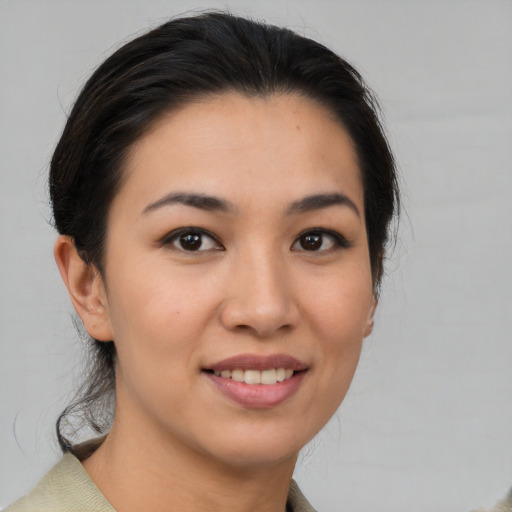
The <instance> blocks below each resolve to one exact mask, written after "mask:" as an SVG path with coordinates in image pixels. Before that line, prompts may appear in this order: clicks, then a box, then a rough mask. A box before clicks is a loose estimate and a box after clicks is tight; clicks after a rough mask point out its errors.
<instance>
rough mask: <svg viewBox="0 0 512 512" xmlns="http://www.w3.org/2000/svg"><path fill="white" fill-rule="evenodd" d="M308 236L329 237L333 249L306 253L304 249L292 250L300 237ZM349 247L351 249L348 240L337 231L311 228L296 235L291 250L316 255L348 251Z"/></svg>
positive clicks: (350, 243) (351, 245) (351, 244)
mask: <svg viewBox="0 0 512 512" xmlns="http://www.w3.org/2000/svg"><path fill="white" fill-rule="evenodd" d="M310 234H319V235H323V236H325V235H326V236H329V237H331V238H332V240H333V241H334V247H331V248H329V249H322V250H319V251H307V250H306V249H302V248H301V249H294V246H295V245H296V244H297V243H298V242H299V240H300V239H301V237H303V236H306V235H310ZM351 247H353V243H352V242H350V241H349V240H347V238H345V237H344V236H343V235H342V234H341V233H339V232H338V231H335V230H333V229H328V228H320V227H313V228H308V229H304V230H303V231H301V232H300V233H299V234H298V235H297V237H296V238H295V240H294V241H293V244H292V247H291V249H292V250H299V251H303V252H311V253H315V252H316V253H325V252H331V251H336V250H339V249H350V248H351Z"/></svg>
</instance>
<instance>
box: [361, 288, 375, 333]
mask: <svg viewBox="0 0 512 512" xmlns="http://www.w3.org/2000/svg"><path fill="white" fill-rule="evenodd" d="M377 302H378V301H377V297H376V295H375V294H373V295H372V300H371V303H370V308H369V310H368V318H367V320H366V327H365V329H364V333H363V337H365V338H366V337H367V336H370V334H371V333H372V331H373V323H374V322H373V315H374V314H375V310H376V309H377Z"/></svg>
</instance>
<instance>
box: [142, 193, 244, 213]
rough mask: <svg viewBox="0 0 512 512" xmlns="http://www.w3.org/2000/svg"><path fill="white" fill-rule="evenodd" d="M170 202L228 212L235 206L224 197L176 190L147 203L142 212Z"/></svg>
mask: <svg viewBox="0 0 512 512" xmlns="http://www.w3.org/2000/svg"><path fill="white" fill-rule="evenodd" d="M172 204H184V205H186V206H193V207H194V208H199V209H200V210H206V211H208V212H212V211H220V212H230V211H234V210H235V207H234V205H233V204H232V203H230V202H229V201H226V200H224V199H219V198H218V197H213V196H208V195H204V194H194V193H187V192H176V193H171V194H167V195H166V196H164V197H162V198H161V199H158V200H157V201H155V202H153V203H150V204H148V205H147V206H146V208H144V211H143V212H142V213H146V212H151V211H154V210H157V209H158V208H162V207H164V206H169V205H172Z"/></svg>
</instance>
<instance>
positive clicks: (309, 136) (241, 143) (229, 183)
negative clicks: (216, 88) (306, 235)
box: [121, 93, 363, 205]
mask: <svg viewBox="0 0 512 512" xmlns="http://www.w3.org/2000/svg"><path fill="white" fill-rule="evenodd" d="M123 181H124V184H123V187H122V189H121V193H122V192H123V189H125V188H128V189H129V191H131V192H132V193H136V194H137V195H138V196H139V197H140V199H141V201H150V200H151V199H154V197H151V196H154V194H157V193H163V192H169V191H171V190H169V189H172V188H173V187H179V188H181V189H184V188H185V189H187V188H192V189H194V191H199V192H205V193H208V194H215V195H220V196H223V195H226V194H228V195H230V194H231V195H233V194H235V195H237V198H239V199H242V198H244V197H246V196H248V197H249V198H251V197H252V199H256V198H260V199H266V198H268V197H269V196H270V194H269V192H270V191H271V190H274V191H280V192H281V195H282V198H283V200H285V196H286V198H288V199H289V200H290V201H293V200H294V199H296V198H297V197H300V196H304V195H308V194H311V193H314V192H316V191H318V192H325V191H326V190H328V191H329V190H330V191H341V192H343V193H348V194H351V195H352V196H353V200H354V201H355V202H359V203H360V205H362V201H363V191H362V184H361V177H360V171H359V166H358V162H357V157H356V152H355V149H354V145H353V142H352V140H351V138H350V136H349V135H348V133H347V132H346V130H345V129H344V128H343V126H342V125H341V124H340V123H339V122H338V121H337V120H336V119H335V118H334V116H333V115H332V114H331V112H330V111H329V110H327V109H326V108H325V107H323V106H321V105H319V104H318V103H317V102H315V101H313V100H311V99H308V98H305V97H303V96H300V95H296V94H283V95H270V96H268V97H259V96H258V97H247V96H243V95H241V94H237V93H226V94H222V95H218V96H210V97H205V98H198V99H196V100H194V101H192V102H190V103H188V104H186V105H185V106H183V107H181V108H180V109H178V110H174V111H172V112H170V113H168V114H166V115H164V116H163V117H162V118H160V119H159V120H158V121H157V122H156V123H155V124H154V125H153V126H152V128H151V130H149V131H148V132H147V133H146V134H145V136H144V137H142V138H141V139H140V140H139V141H138V142H136V143H135V144H134V145H133V147H132V148H131V151H130V153H129V155H128V158H127V160H126V165H125V176H124V180H123ZM262 188H263V189H266V190H267V193H266V194H265V193H263V194H258V193H257V192H258V191H260V192H261V189H262ZM312 189H317V190H312ZM332 189H336V190H332ZM293 196H295V197H293Z"/></svg>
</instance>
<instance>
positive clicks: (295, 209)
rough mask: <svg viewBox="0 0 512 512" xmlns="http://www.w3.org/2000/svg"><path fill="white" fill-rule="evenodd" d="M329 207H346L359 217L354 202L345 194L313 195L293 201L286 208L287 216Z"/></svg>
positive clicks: (359, 213)
mask: <svg viewBox="0 0 512 512" xmlns="http://www.w3.org/2000/svg"><path fill="white" fill-rule="evenodd" d="M329 206H348V207H349V208H350V209H351V210H352V211H353V212H354V213H355V214H356V215H357V216H358V217H361V212H360V211H359V208H358V207H357V206H356V204H355V203H354V201H352V199H350V198H349V197H347V196H346V195H345V194H339V193H334V194H314V195H311V196H307V197H304V198H303V199H300V200H299V201H295V202H293V203H292V204H291V205H290V208H288V212H287V213H288V214H289V215H291V214H294V213H304V212H310V211H314V210H321V209H323V208H328V207H329Z"/></svg>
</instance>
